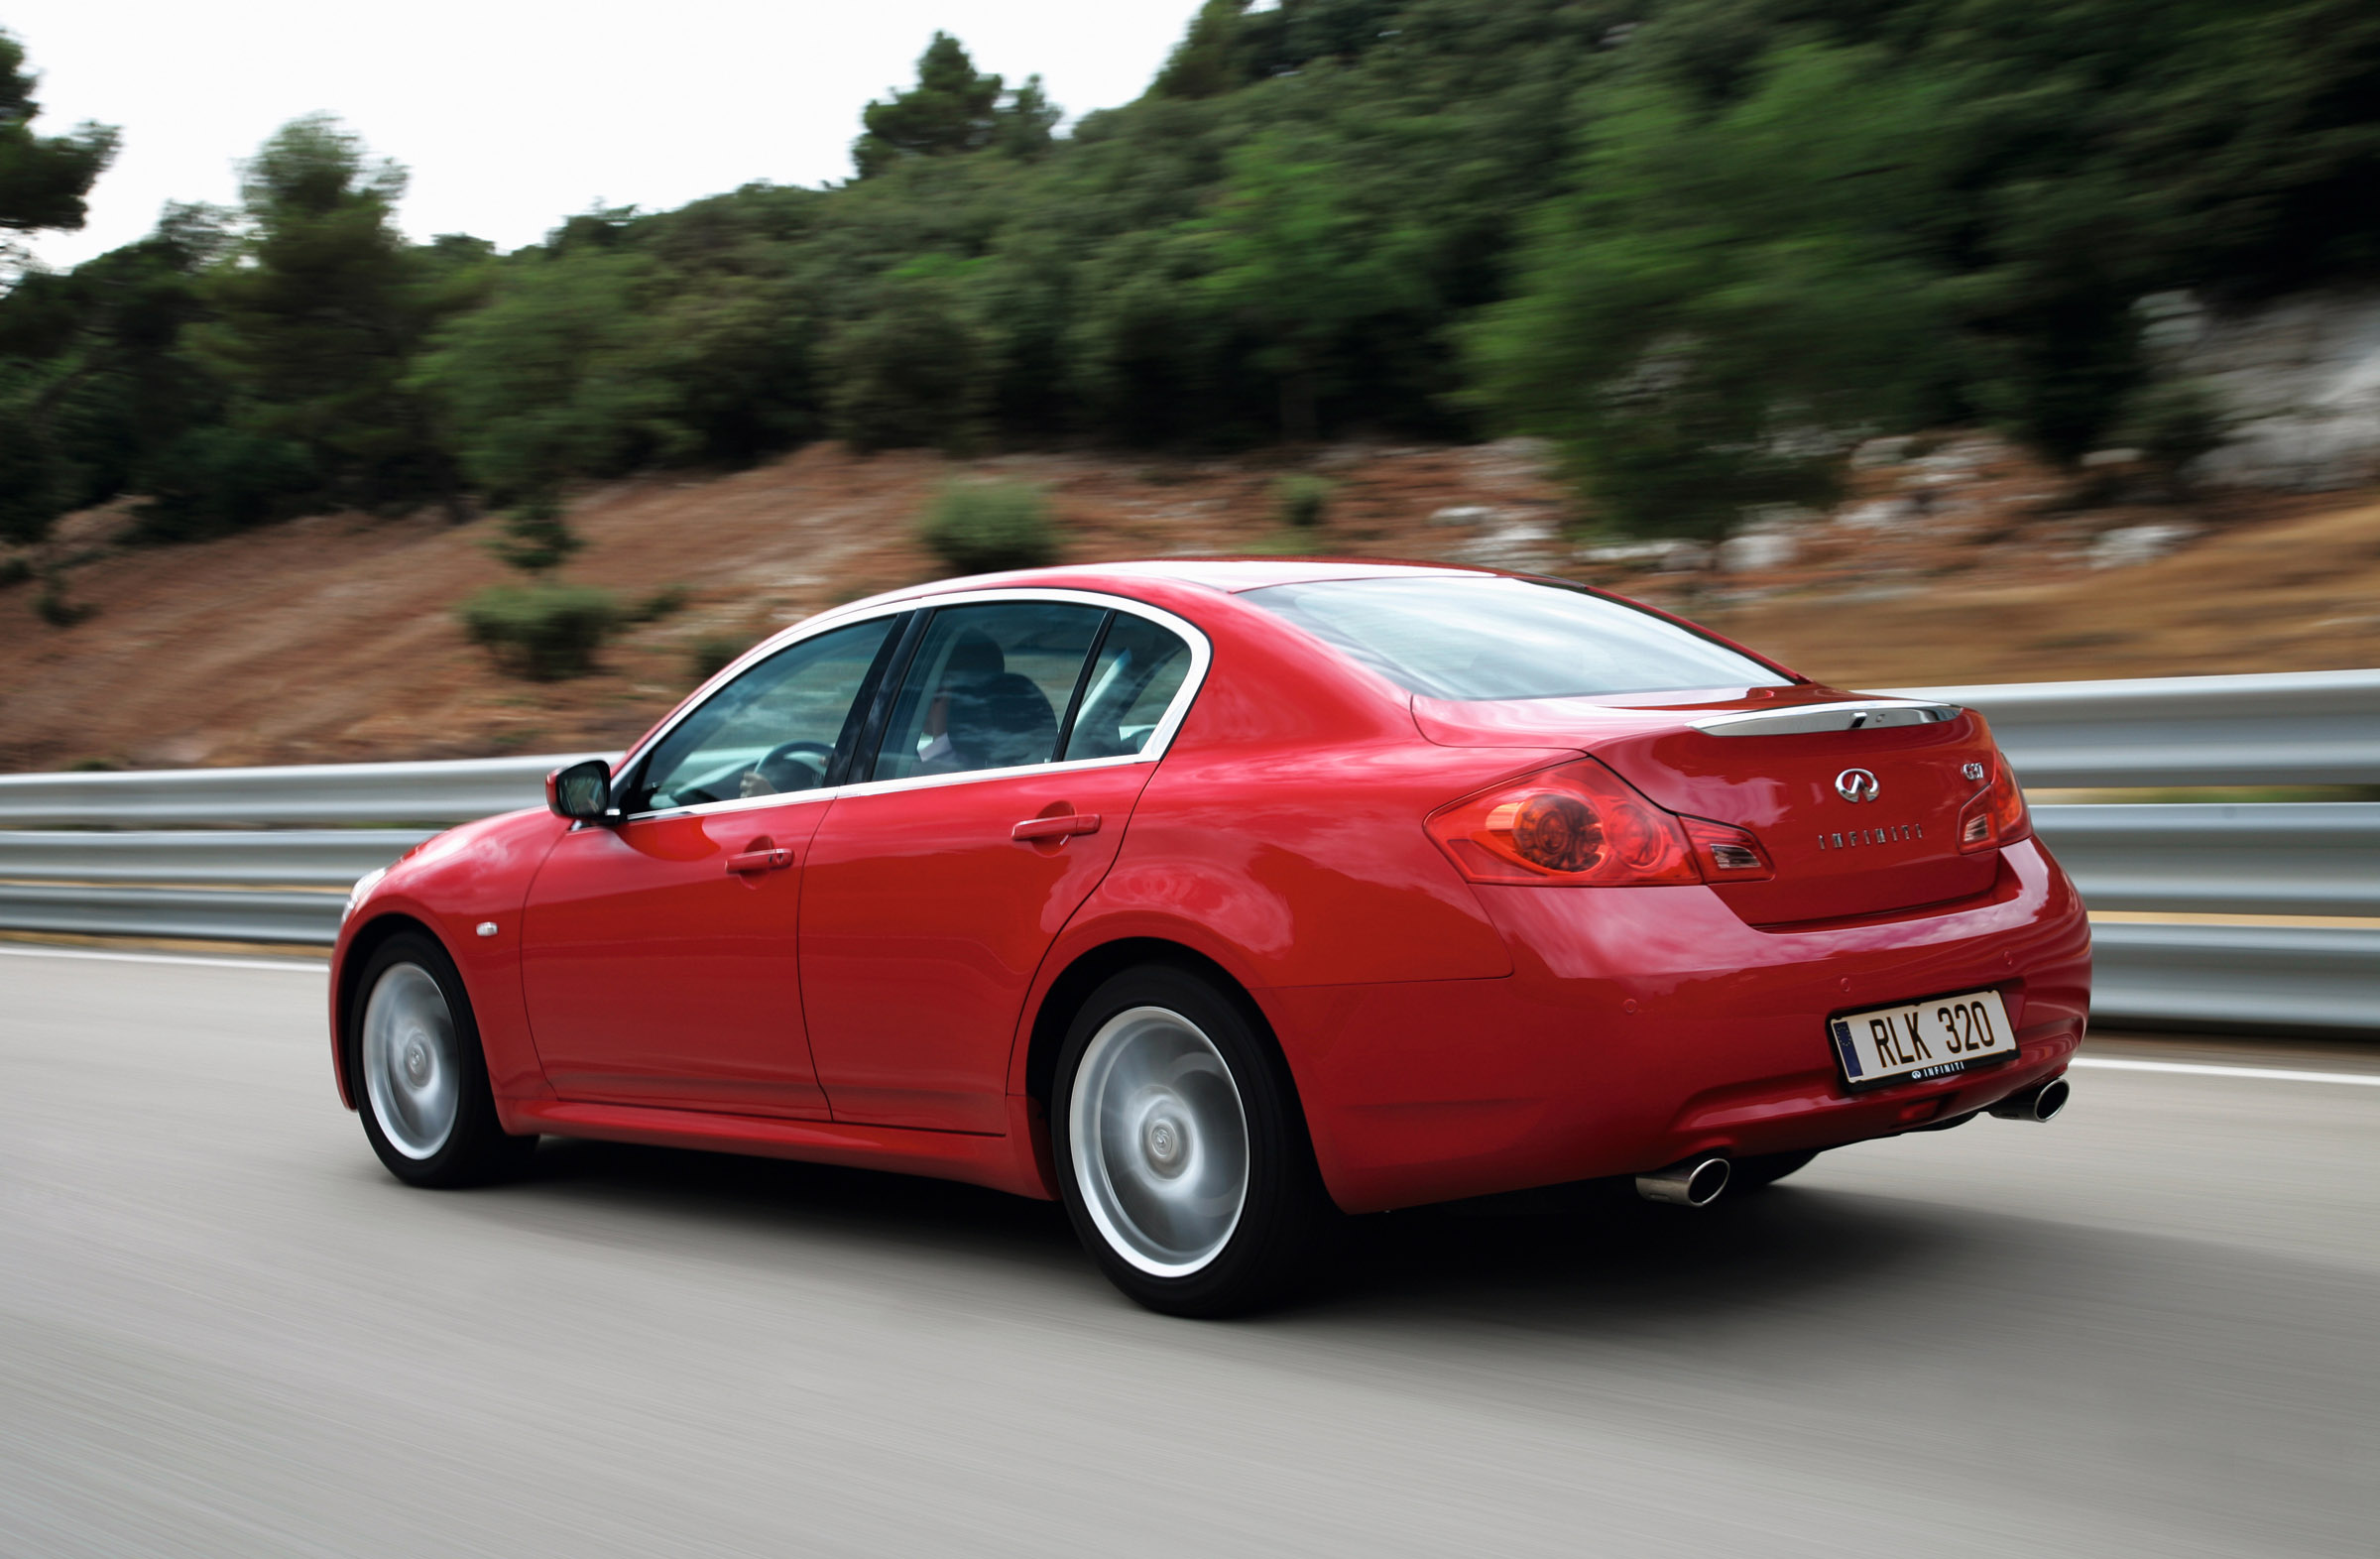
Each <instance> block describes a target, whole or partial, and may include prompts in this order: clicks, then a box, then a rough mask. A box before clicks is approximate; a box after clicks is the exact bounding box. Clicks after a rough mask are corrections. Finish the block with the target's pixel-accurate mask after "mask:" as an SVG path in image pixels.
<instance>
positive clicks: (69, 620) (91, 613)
mask: <svg viewBox="0 0 2380 1559" xmlns="http://www.w3.org/2000/svg"><path fill="white" fill-rule="evenodd" d="M33 610H34V615H36V616H37V617H39V618H41V620H42V621H43V622H45V623H48V624H49V625H50V626H51V627H53V628H71V627H73V626H74V625H75V624H76V623H80V622H84V621H87V620H88V619H90V618H92V617H95V616H97V615H98V612H99V608H97V607H95V606H93V605H91V604H90V603H89V602H87V601H69V600H67V599H66V577H65V574H64V573H63V572H61V571H60V570H59V569H55V568H53V569H51V570H50V571H49V572H48V573H46V574H44V575H43V576H42V593H41V594H40V595H37V596H35V597H34V598H33Z"/></svg>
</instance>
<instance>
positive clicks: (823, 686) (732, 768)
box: [624, 617, 899, 812]
mask: <svg viewBox="0 0 2380 1559" xmlns="http://www.w3.org/2000/svg"><path fill="white" fill-rule="evenodd" d="M898 621H899V619H898V618H897V617H879V618H874V619H871V620H870V621H868V622H865V623H854V624H852V625H851V626H850V627H848V628H838V629H835V630H833V631H832V632H830V633H824V634H820V635H818V636H817V637H816V638H814V639H804V640H803V641H801V642H800V643H799V644H796V645H788V646H787V647H786V648H784V649H782V650H780V651H778V652H777V653H776V654H774V655H773V656H771V657H770V658H769V659H768V660H763V661H762V662H761V663H760V664H758V665H756V666H753V667H752V668H751V669H750V670H748V671H746V672H745V673H744V674H743V675H741V676H739V677H737V678H736V679H735V680H734V681H732V682H730V683H728V684H727V685H726V686H725V687H722V688H721V689H719V691H717V692H716V693H713V694H712V695H711V696H710V697H709V698H708V699H707V700H705V701H704V703H703V705H702V707H701V708H699V709H697V710H695V711H694V712H693V713H692V714H690V715H688V716H687V717H686V718H685V719H684V720H682V721H680V722H679V723H678V726H677V728H676V729H675V730H673V731H671V732H670V733H669V734H668V735H667V736H664V737H663V738H661V740H660V742H659V743H658V744H657V745H656V746H655V747H654V750H653V756H652V758H651V759H649V760H648V761H647V762H646V764H645V768H644V775H643V778H642V779H641V780H639V781H638V783H637V786H636V788H635V789H634V791H633V792H632V793H631V794H630V796H629V797H628V798H627V800H626V801H625V802H624V806H625V809H626V810H628V811H631V812H650V811H658V810H660V809H662V808H666V807H673V806H695V805H699V804H701V803H703V802H705V801H732V800H736V799H738V798H739V797H746V796H756V795H777V794H784V793H789V792H793V791H799V790H814V789H816V788H817V787H818V786H820V785H822V784H824V783H825V782H826V775H827V771H828V769H829V768H830V767H831V765H832V764H833V761H834V756H835V746H836V744H837V743H838V742H840V741H841V740H842V737H843V728H844V723H845V721H846V720H847V719H849V717H850V715H851V708H852V702H853V700H854V699H855V698H857V697H858V696H859V692H860V689H861V687H862V686H863V685H864V684H865V683H866V682H867V680H868V672H869V668H870V667H871V666H872V665H874V664H875V662H876V658H877V654H878V652H879V651H881V650H883V649H884V647H885V641H886V638H887V637H888V636H889V635H890V634H891V633H892V628H893V626H894V624H895V623H897V622H898Z"/></svg>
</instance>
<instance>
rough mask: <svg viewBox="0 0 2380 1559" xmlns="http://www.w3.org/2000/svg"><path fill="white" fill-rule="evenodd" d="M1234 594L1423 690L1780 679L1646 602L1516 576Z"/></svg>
mask: <svg viewBox="0 0 2380 1559" xmlns="http://www.w3.org/2000/svg"><path fill="white" fill-rule="evenodd" d="M1241 599H1242V600H1244V601H1248V602H1250V603H1252V604H1254V605H1256V606H1260V607H1262V608H1264V609H1265V610H1266V611H1268V612H1273V613H1277V614H1278V615H1280V616H1281V617H1284V618H1287V619H1288V620H1289V621H1290V622H1292V623H1295V624H1296V625H1297V626H1298V627H1300V628H1302V629H1304V630H1305V631H1306V632H1308V633H1310V634H1312V635H1313V636H1314V637H1315V638H1317V639H1320V640H1322V641H1323V642H1324V643H1325V644H1328V645H1331V646H1333V647H1334V648H1336V649H1338V650H1340V651H1341V652H1343V653H1344V654H1346V655H1347V656H1348V657H1349V658H1350V659H1352V660H1358V661H1361V662H1362V663H1363V664H1365V665H1368V666H1369V667H1371V669H1373V670H1375V671H1377V672H1379V673H1380V674H1381V675H1382V676H1385V677H1387V678H1388V679H1389V680H1390V681H1392V682H1394V683H1396V684H1397V685H1398V686H1399V687H1402V688H1404V689H1406V690H1407V691H1408V692H1414V693H1419V694H1421V695H1422V696H1424V697H1427V698H1450V699H1488V698H1570V697H1580V696H1585V695H1590V694H1597V693H1658V692H1671V691H1676V690H1679V689H1684V688H1692V687H1784V686H1787V685H1789V684H1788V682H1787V680H1786V678H1784V677H1782V676H1779V675H1778V674H1777V673H1776V672H1774V671H1772V670H1770V669H1769V668H1768V667H1766V666H1764V665H1762V664H1760V663H1759V662H1758V661H1757V660H1751V659H1750V658H1749V657H1747V656H1743V655H1739V654H1737V653H1736V652H1735V651H1732V650H1729V649H1727V648H1726V647H1725V646H1724V645H1718V644H1714V643H1712V642H1711V641H1710V640H1708V639H1705V638H1703V637H1702V636H1701V635H1699V634H1695V633H1692V632H1689V631H1688V630H1686V629H1684V628H1680V627H1678V626H1677V625H1676V624H1674V623H1668V622H1664V621H1662V620H1661V619H1660V618H1658V617H1655V616H1653V615H1652V614H1651V613H1649V612H1640V611H1637V610H1636V609H1635V608H1633V607H1628V606H1622V605H1620V604H1619V603H1618V602H1616V601H1606V600H1605V599H1604V598H1602V597H1601V596H1594V595H1589V594H1587V593H1586V592H1585V591H1582V590H1569V589H1564V588H1563V587H1561V586H1559V585H1546V584H1534V583H1531V582H1530V581H1528V580H1525V579H1504V578H1497V577H1494V576H1491V575H1476V576H1471V577H1449V578H1435V579H1329V580H1323V581H1321V582H1319V583H1315V584H1295V585H1271V586H1268V587H1266V588H1264V589H1260V590H1249V591H1248V592H1246V593H1245V594H1244V595H1243V596H1242V597H1241Z"/></svg>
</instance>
